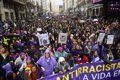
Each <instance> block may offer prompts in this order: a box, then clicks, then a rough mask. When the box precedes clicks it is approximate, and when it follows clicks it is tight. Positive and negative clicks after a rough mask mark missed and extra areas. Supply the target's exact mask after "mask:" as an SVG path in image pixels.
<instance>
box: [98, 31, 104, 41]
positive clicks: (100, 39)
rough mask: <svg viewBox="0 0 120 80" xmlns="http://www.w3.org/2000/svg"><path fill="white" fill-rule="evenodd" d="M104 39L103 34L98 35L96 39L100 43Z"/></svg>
mask: <svg viewBox="0 0 120 80" xmlns="http://www.w3.org/2000/svg"><path fill="white" fill-rule="evenodd" d="M104 37H105V33H100V34H99V36H98V39H97V42H99V43H102V42H103V39H104Z"/></svg>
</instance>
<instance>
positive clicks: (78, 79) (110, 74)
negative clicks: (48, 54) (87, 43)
mask: <svg viewBox="0 0 120 80" xmlns="http://www.w3.org/2000/svg"><path fill="white" fill-rule="evenodd" d="M41 80H120V60H116V61H113V62H111V64H104V62H100V63H87V64H80V65H78V66H76V67H74V68H73V69H72V70H70V71H69V72H67V73H65V74H63V75H61V74H56V75H52V76H48V77H45V78H43V79H41Z"/></svg>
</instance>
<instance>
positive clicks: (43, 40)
mask: <svg viewBox="0 0 120 80" xmlns="http://www.w3.org/2000/svg"><path fill="white" fill-rule="evenodd" d="M38 39H39V44H40V46H44V45H47V44H50V41H49V37H48V34H47V33H46V34H40V35H39V36H38Z"/></svg>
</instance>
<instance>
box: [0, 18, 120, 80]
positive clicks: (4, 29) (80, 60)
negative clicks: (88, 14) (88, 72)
mask: <svg viewBox="0 0 120 80" xmlns="http://www.w3.org/2000/svg"><path fill="white" fill-rule="evenodd" d="M37 28H39V30H37ZM60 32H62V33H68V38H67V43H66V44H59V43H58V35H59V33H60ZM42 33H48V34H49V40H50V44H49V45H45V46H40V45H39V41H38V37H37V35H39V34H42ZM99 33H105V34H106V36H105V38H104V40H103V42H102V43H99V42H97V38H98V35H99ZM109 34H112V35H115V39H114V42H113V44H111V45H108V44H106V38H107V35H109ZM0 38H1V43H0V80H37V79H41V78H43V77H46V76H49V75H54V74H57V73H59V74H64V73H65V72H67V71H69V70H70V69H72V68H73V67H74V66H76V65H81V64H84V63H97V62H105V63H106V64H110V62H111V61H113V60H116V59H120V24H119V22H117V21H114V22H104V21H103V20H101V21H97V22H93V21H92V20H85V22H84V23H81V22H80V19H78V18H71V19H65V20H63V19H52V18H51V19H48V18H47V19H45V18H39V19H37V20H35V21H32V22H21V23H19V24H17V23H13V22H10V21H6V22H3V23H0Z"/></svg>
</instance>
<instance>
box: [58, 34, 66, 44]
mask: <svg viewBox="0 0 120 80" xmlns="http://www.w3.org/2000/svg"><path fill="white" fill-rule="evenodd" d="M58 43H61V44H65V43H67V33H59V38H58Z"/></svg>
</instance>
